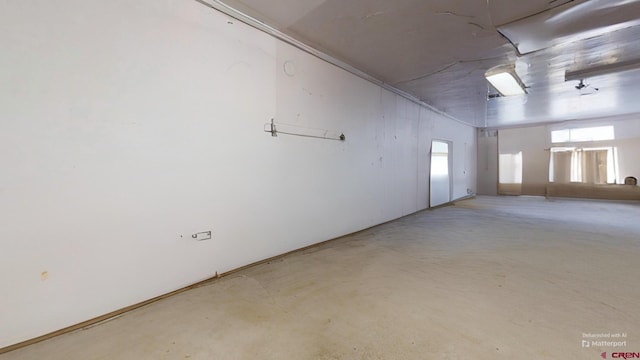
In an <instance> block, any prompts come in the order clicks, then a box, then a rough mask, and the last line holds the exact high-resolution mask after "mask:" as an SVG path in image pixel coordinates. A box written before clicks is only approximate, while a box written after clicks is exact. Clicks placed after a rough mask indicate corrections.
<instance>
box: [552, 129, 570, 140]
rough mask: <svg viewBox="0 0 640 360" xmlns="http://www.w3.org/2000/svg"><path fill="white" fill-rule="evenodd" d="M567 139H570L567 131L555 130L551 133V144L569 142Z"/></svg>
mask: <svg viewBox="0 0 640 360" xmlns="http://www.w3.org/2000/svg"><path fill="white" fill-rule="evenodd" d="M569 139H570V132H569V130H555V131H552V132H551V142H552V143H561V142H569Z"/></svg>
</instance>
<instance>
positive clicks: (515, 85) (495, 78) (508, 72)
mask: <svg viewBox="0 0 640 360" xmlns="http://www.w3.org/2000/svg"><path fill="white" fill-rule="evenodd" d="M484 77H485V78H486V79H487V81H489V83H491V85H493V87H494V88H495V89H496V90H498V92H499V93H500V95H502V96H514V95H524V94H526V93H527V92H526V91H525V89H524V85H523V84H522V80H520V78H519V77H518V75H517V74H516V71H515V68H514V66H512V65H502V66H498V67H495V68H492V69H489V70H488V71H487V72H486V73H485V74H484Z"/></svg>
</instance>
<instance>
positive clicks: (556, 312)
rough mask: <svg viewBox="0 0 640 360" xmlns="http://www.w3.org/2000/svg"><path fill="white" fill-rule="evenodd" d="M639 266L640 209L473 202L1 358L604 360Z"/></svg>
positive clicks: (630, 327) (636, 288)
mask: <svg viewBox="0 0 640 360" xmlns="http://www.w3.org/2000/svg"><path fill="white" fill-rule="evenodd" d="M639 261H640V203H637V202H635V203H631V202H628V203H613V202H604V201H595V202H594V201H583V200H545V199H543V198H531V197H501V198H496V197H479V198H477V199H474V200H468V201H463V202H459V203H457V204H456V205H455V206H451V207H446V208H440V209H437V210H433V211H424V212H421V213H418V214H415V215H412V216H409V217H407V218H404V219H401V220H398V221H394V222H392V223H388V224H385V225H382V226H379V227H376V228H373V229H370V230H367V231H364V232H361V233H358V234H355V235H352V236H348V237H345V238H342V239H339V240H337V241H334V242H331V243H328V244H325V245H322V246H319V247H317V248H314V249H310V250H306V251H304V252H299V253H296V254H293V255H290V256H287V257H285V258H282V259H279V260H277V261H273V262H271V263H268V264H263V265H259V266H256V267H253V268H251V269H247V270H245V271H242V272H240V273H236V274H234V275H231V276H228V277H226V278H223V279H220V280H219V281H216V282H214V283H212V284H210V285H206V286H203V287H200V288H198V289H195V290H192V291H189V292H186V293H183V294H180V295H177V296H174V297H172V298H169V299H166V300H163V301H161V302H158V303H155V304H152V305H150V306H147V307H144V308H141V309H138V310H135V311H133V312H130V313H128V314H126V315H125V316H122V317H120V318H117V319H115V320H112V321H109V322H106V323H103V324H101V325H99V326H94V327H91V328H89V329H86V330H81V331H77V332H75V333H72V334H68V335H64V336H61V337H57V338H55V339H52V340H49V341H46V342H43V343H39V344H36V345H33V346H30V347H28V348H24V349H21V350H17V351H14V352H11V353H7V354H4V355H0V359H2V360H15V359H65V360H67V359H82V360H87V359H251V360H254V359H474V360H477V359H581V360H583V359H594V360H595V359H600V353H602V352H604V351H607V352H610V351H614V350H615V349H613V348H611V347H607V346H592V347H589V348H583V347H582V346H581V341H582V340H583V333H611V334H612V335H613V334H615V333H626V335H627V337H626V338H621V339H620V340H625V341H627V346H626V347H622V348H619V349H618V350H616V351H620V350H622V351H626V352H631V351H636V352H640V265H639V263H638V262H639ZM590 340H608V341H611V340H612V339H590ZM609 358H610V355H609Z"/></svg>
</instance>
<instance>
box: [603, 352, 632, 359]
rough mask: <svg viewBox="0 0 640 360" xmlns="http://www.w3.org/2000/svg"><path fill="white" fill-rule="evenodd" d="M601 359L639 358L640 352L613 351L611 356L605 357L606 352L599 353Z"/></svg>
mask: <svg viewBox="0 0 640 360" xmlns="http://www.w3.org/2000/svg"><path fill="white" fill-rule="evenodd" d="M600 356H602V358H603V359H640V352H614V353H611V357H610V358H609V357H607V353H606V352H603V353H602V354H600Z"/></svg>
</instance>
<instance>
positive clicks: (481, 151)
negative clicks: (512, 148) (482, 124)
mask: <svg viewBox="0 0 640 360" xmlns="http://www.w3.org/2000/svg"><path fill="white" fill-rule="evenodd" d="M478 195H498V131H497V130H482V129H478Z"/></svg>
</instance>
